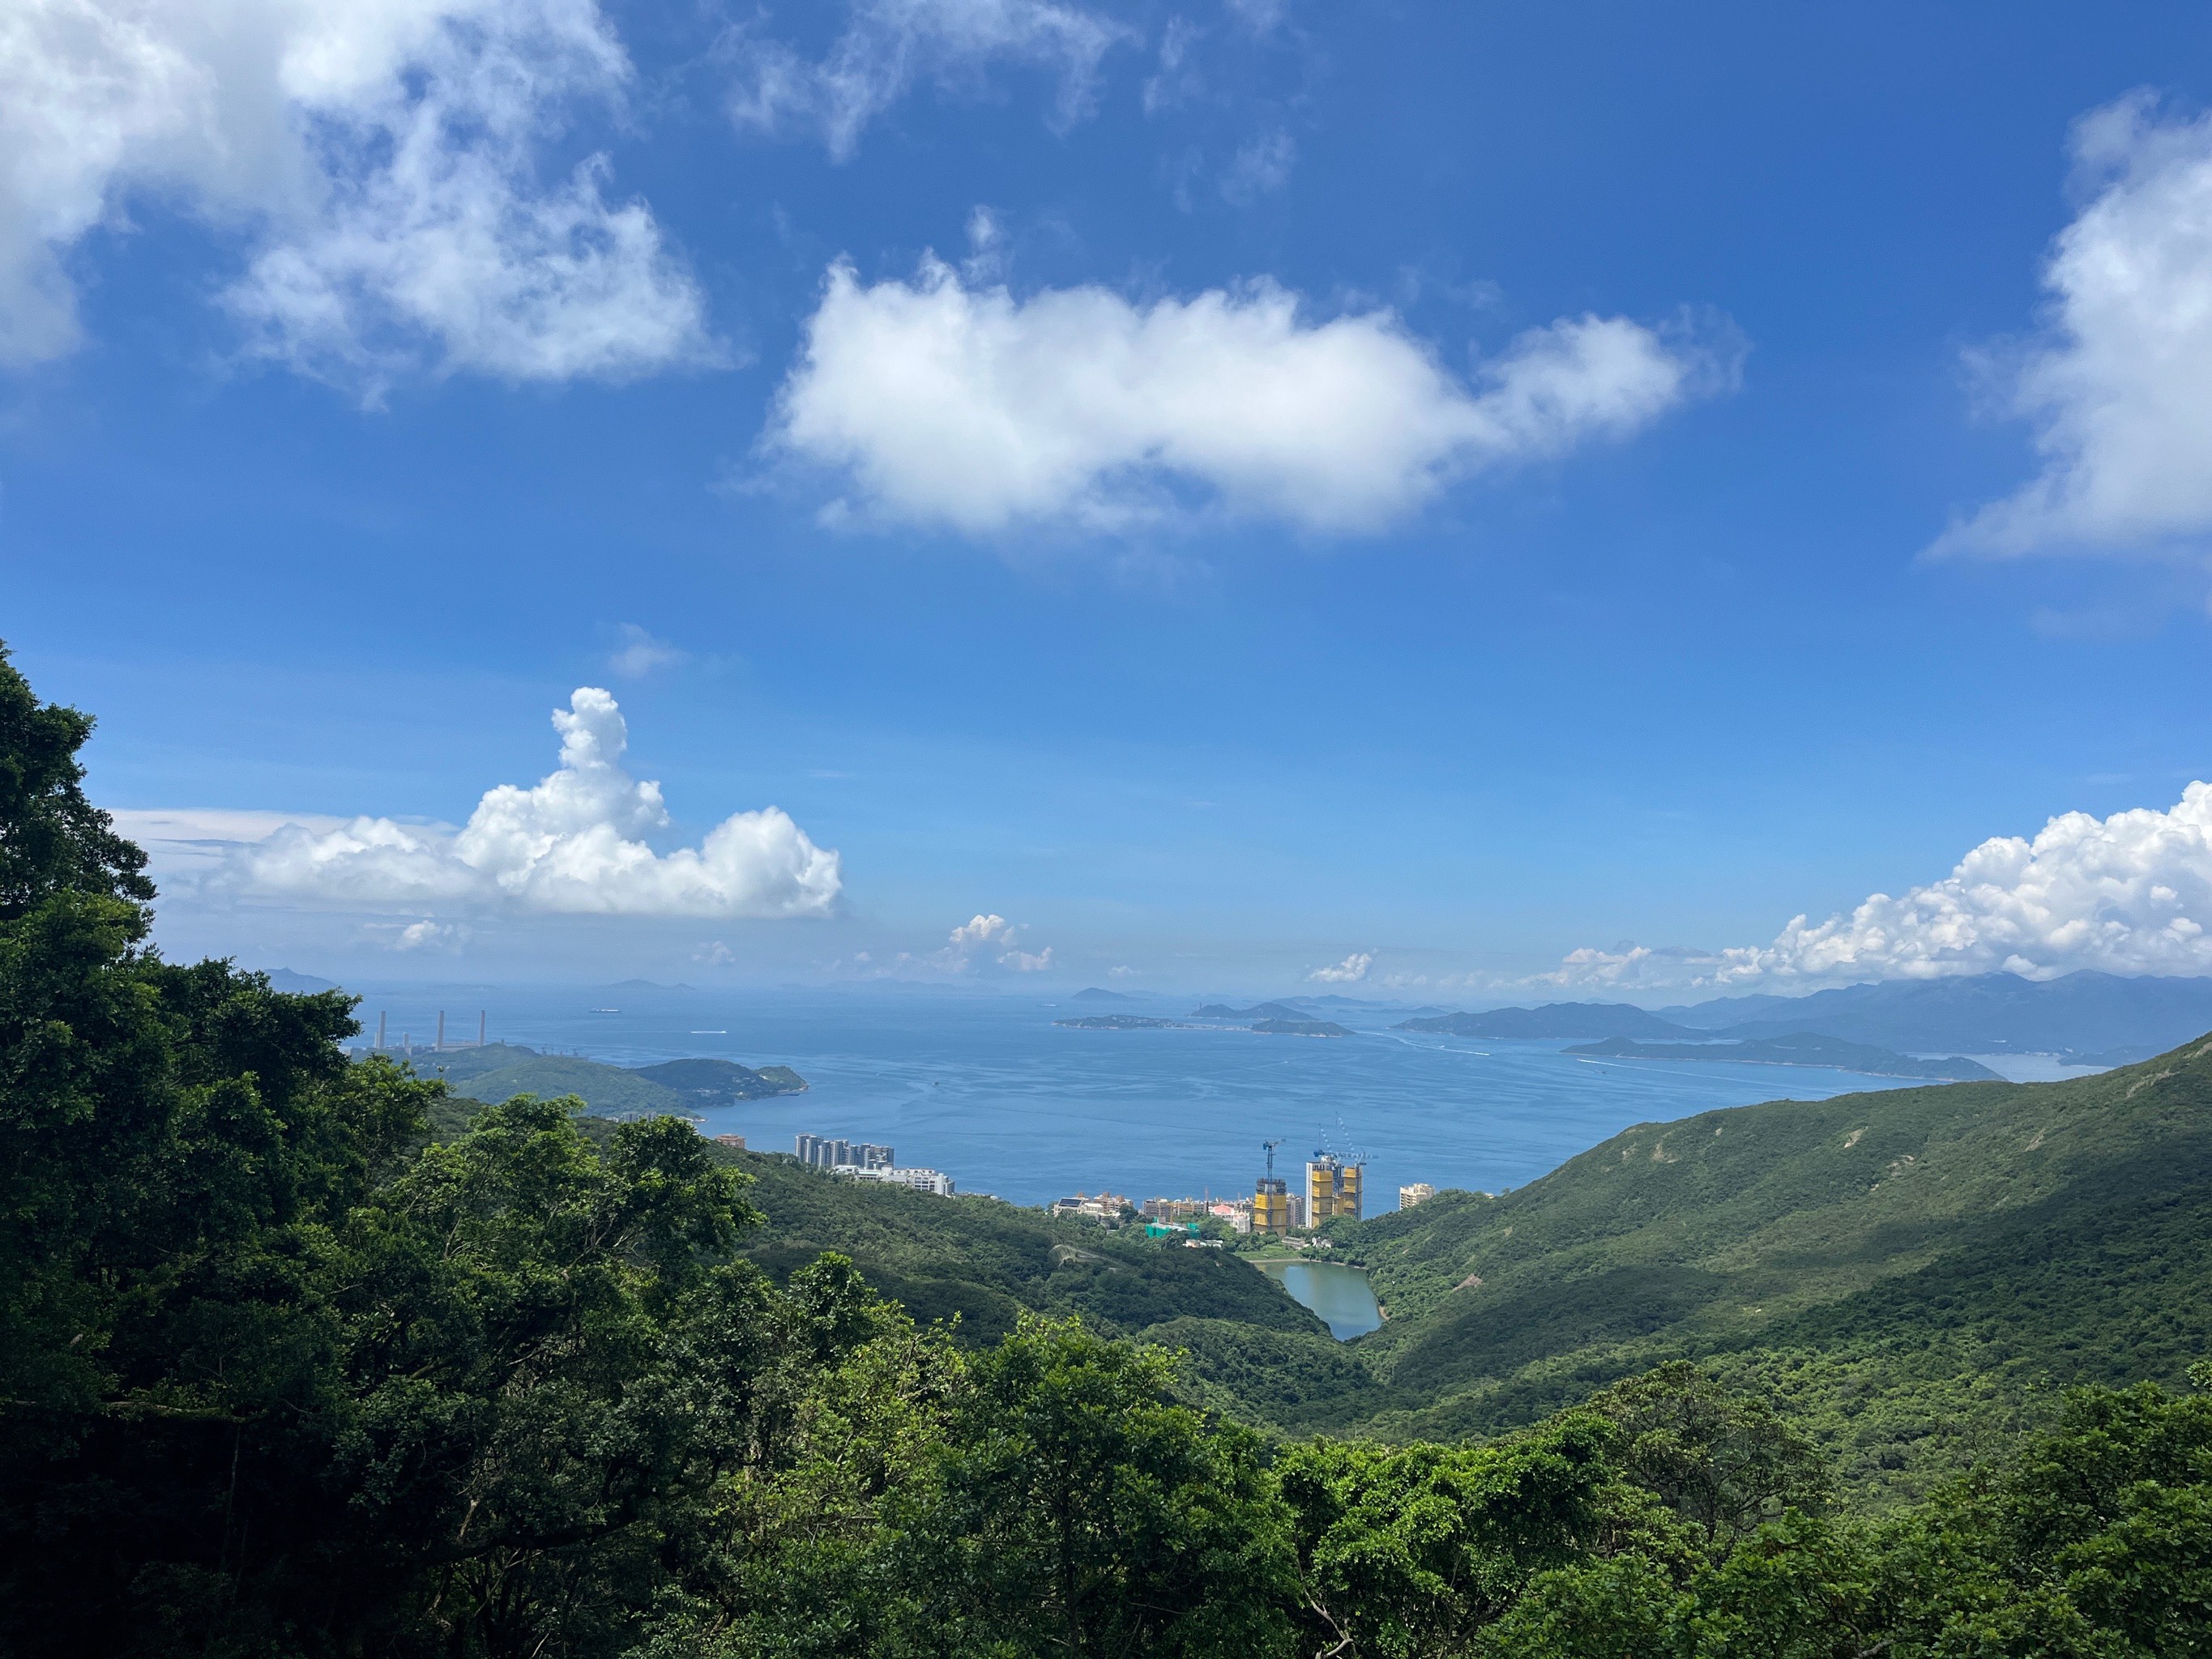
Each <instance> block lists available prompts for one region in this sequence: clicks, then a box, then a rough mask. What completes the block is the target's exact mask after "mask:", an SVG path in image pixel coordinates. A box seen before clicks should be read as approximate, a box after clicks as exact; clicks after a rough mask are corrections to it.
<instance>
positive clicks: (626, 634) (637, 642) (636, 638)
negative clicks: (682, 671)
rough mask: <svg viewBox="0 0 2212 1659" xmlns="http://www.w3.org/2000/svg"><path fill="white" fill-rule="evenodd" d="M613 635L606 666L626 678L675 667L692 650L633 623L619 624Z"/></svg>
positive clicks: (688, 656)
mask: <svg viewBox="0 0 2212 1659" xmlns="http://www.w3.org/2000/svg"><path fill="white" fill-rule="evenodd" d="M615 637H616V641H617V643H616V646H615V648H614V650H613V651H612V652H611V653H610V654H609V655H608V658H607V666H608V668H610V669H611V670H612V671H614V672H615V673H617V674H619V675H621V676H622V678H624V679H626V680H641V679H643V678H645V677H646V676H647V675H648V674H651V673H653V672H654V671H656V670H659V669H663V668H674V667H677V666H678V665H680V664H683V663H686V662H689V661H690V659H691V653H690V652H688V651H686V650H684V648H683V647H681V646H676V645H671V644H670V643H669V642H668V641H666V640H663V639H656V638H654V637H653V635H651V634H649V633H647V631H646V630H645V629H642V628H641V627H639V626H638V625H637V624H636V623H622V624H620V625H619V626H618V627H617V629H615Z"/></svg>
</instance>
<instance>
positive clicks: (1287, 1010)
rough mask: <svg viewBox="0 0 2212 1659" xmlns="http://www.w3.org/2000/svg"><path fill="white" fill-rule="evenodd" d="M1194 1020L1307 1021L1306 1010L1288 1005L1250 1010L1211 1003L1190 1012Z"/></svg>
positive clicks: (1265, 1005)
mask: <svg viewBox="0 0 2212 1659" xmlns="http://www.w3.org/2000/svg"><path fill="white" fill-rule="evenodd" d="M1190 1017H1191V1018H1193V1019H1307V1018H1311V1016H1310V1015H1309V1014H1308V1013H1307V1012H1305V1010H1304V1009H1303V1008H1293V1007H1291V1006H1290V1005H1289V1004H1288V1003H1282V1002H1261V1003H1255V1004H1254V1005H1253V1006H1251V1007H1249V1008H1231V1007H1230V1006H1228V1005H1227V1004H1226V1003H1221V1002H1209V1003H1207V1004H1206V1006H1204V1007H1203V1008H1194V1009H1192V1010H1191V1011H1190Z"/></svg>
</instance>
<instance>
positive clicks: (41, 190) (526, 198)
mask: <svg viewBox="0 0 2212 1659" xmlns="http://www.w3.org/2000/svg"><path fill="white" fill-rule="evenodd" d="M630 76H631V70H630V66H629V60H628V58H627V57H626V56H625V55H624V53H623V50H622V47H621V45H620V43H619V42H618V41H617V39H616V37H615V34H614V32H613V30H612V28H611V27H610V25H609V24H608V22H607V21H606V20H605V17H604V16H603V15H601V14H600V12H599V8H598V5H597V4H596V0H14V3H11V4H9V5H6V6H0V362H13V363H17V364H21V363H24V362H35V361H37V360H40V359H42V358H47V357H52V356H58V355H60V354H62V353H64V352H66V351H67V350H69V349H70V348H71V347H73V346H74V345H75V344H76V343H77V341H78V339H79V337H80V334H81V329H80V325H79V323H78V320H77V316H76V292H75V287H74V284H73V283H71V281H70V276H69V274H68V271H67V270H66V268H65V264H64V260H65V258H66V256H67V255H68V254H69V253H70V251H71V250H72V249H73V248H75V247H76V245H77V244H78V243H80V242H81V241H82V240H83V239H84V238H85V237H86V236H87V235H88V234H89V233H90V232H92V231H93V230H94V229H95V228H98V227H100V226H103V225H106V226H111V227H124V226H127V224H128V223H129V217H128V215H129V211H130V209H131V206H132V204H134V203H140V202H153V201H159V202H161V203H164V204H168V205H171V206H174V207H177V208H179V209H181V210H185V211H186V212H188V213H191V214H192V215H194V216H197V217H199V218H200V219H202V220H204V221H205V222H208V223H209V224H210V225H211V226H214V227H215V228H217V229H219V230H222V231H225V232H228V233H232V234H236V235H237V236H239V237H240V238H241V239H242V240H243V242H244V245H245V251H246V258H245V263H244V266H243V269H242V270H240V274H239V275H238V276H237V278H236V280H235V281H234V283H232V284H231V285H230V286H229V288H228V290H227V291H226V293H225V294H224V295H223V299H224V302H225V304H226V305H227V306H228V308H229V309H230V310H231V311H232V313H234V315H235V316H236V317H237V318H238V319H240V321H241V322H242V323H243V325H245V326H246V330H247V332H248V337H249V343H250V348H251V349H252V350H254V351H256V352H258V353H259V354H261V355H263V356H267V357H269V358H271V359H274V360H276V361H279V362H285V363H288V364H289V365H290V366H292V367H294V368H299V369H301V370H302V371H304V372H307V373H309V374H315V375H318V376H320V377H322V378H325V379H330V380H337V381H342V382H343V383H345V384H347V385H349V386H353V387H356V388H357V389H359V390H360V391H361V392H362V393H363V394H364V395H365V396H367V397H368V398H374V397H376V396H377V395H378V394H379V392H380V390H381V388H383V387H384V386H386V385H387V384H389V383H390V382H391V381H392V380H393V379H394V378H396V377H398V376H399V375H401V374H406V373H411V372H429V373H452V372H472V373H479V374H489V375H492V376H495V377H497V378H500V379H503V380H539V381H544V380H568V379H572V378H576V377H598V378H622V377H625V376H629V375H633V374H641V373H645V372H648V371H650V370H653V369H656V368H663V367H665V366H668V365H670V364H672V363H678V362H702V361H708V360H709V359H711V358H712V356H713V355H714V347H713V345H712V343H711V342H710V341H709V339H708V336H707V332H706V327H705V322H704V302H703V300H702V295H701V294H700V291H699V289H698V288H697V287H696V284H695V283H693V282H692V280H691V278H690V276H689V275H688V274H687V273H686V272H685V271H684V270H683V268H682V267H681V266H680V264H678V262H677V261H676V260H675V259H674V258H672V257H671V253H670V252H669V250H668V249H667V247H666V246H665V242H664V239H663V237H662V235H661V232H660V229H659V225H658V224H657V223H656V222H655V221H654V219H653V216H652V214H651V212H650V211H649V210H647V208H646V207H645V206H644V205H643V204H640V203H636V202H624V201H619V200H613V199H610V197H609V194H608V188H607V185H608V168H607V164H606V161H605V158H604V157H602V156H590V157H586V159H585V160H584V161H581V162H580V163H579V164H578V165H576V166H575V167H574V168H573V169H572V170H571V171H570V172H569V173H568V175H567V176H566V177H565V178H562V179H555V180H551V181H550V182H549V181H546V180H544V179H540V177H539V176H538V158H539V155H540V152H541V150H542V149H543V148H544V144H545V143H546V141H547V140H549V139H550V138H552V137H556V136H557V135H558V134H559V132H560V131H561V130H562V127H563V126H564V125H565V124H566V122H567V120H568V115H569V113H570V112H572V111H574V109H576V108H578V107H580V106H599V107H603V108H609V107H617V106H619V103H620V100H621V99H622V97H623V91H624V88H626V86H627V84H628V82H629V79H630Z"/></svg>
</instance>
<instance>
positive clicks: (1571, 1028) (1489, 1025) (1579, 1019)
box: [1398, 1002, 1703, 1038]
mask: <svg viewBox="0 0 2212 1659" xmlns="http://www.w3.org/2000/svg"><path fill="white" fill-rule="evenodd" d="M1398 1029H1399V1030H1401V1031H1438V1032H1442V1033H1443V1035H1445V1036H1462V1037H1538V1038H1541V1037H1640V1036H1650V1037H1668V1036H1700V1035H1703V1034H1702V1033H1699V1032H1694V1031H1692V1030H1690V1029H1689V1027H1687V1026H1686V1025H1677V1024H1674V1023H1673V1022H1671V1021H1669V1020H1664V1019H1662V1018H1659V1016H1658V1015H1656V1014H1654V1013H1648V1012H1645V1011H1644V1009H1641V1008H1632V1007H1630V1006H1628V1005H1627V1004H1626V1003H1625V1002H1547V1003H1546V1004H1545V1005H1544V1006H1542V1007H1541V1008H1492V1009H1491V1010H1489V1011H1488V1012H1486V1013H1480V1014H1438V1015H1435V1016H1432V1017H1431V1018H1415V1019H1408V1020H1401V1022H1400V1023H1399V1025H1398Z"/></svg>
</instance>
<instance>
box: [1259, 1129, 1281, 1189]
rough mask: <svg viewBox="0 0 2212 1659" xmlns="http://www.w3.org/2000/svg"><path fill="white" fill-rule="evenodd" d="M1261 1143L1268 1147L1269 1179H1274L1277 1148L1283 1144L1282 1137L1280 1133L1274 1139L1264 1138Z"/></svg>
mask: <svg viewBox="0 0 2212 1659" xmlns="http://www.w3.org/2000/svg"><path fill="white" fill-rule="evenodd" d="M1260 1144H1261V1146H1264V1147H1266V1148H1267V1179H1268V1180H1270V1181H1273V1179H1274V1178H1275V1148H1276V1147H1278V1146H1281V1145H1282V1144H1283V1141H1282V1137H1281V1136H1279V1135H1278V1136H1277V1137H1276V1138H1275V1139H1273V1140H1263V1141H1261V1143H1260Z"/></svg>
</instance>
